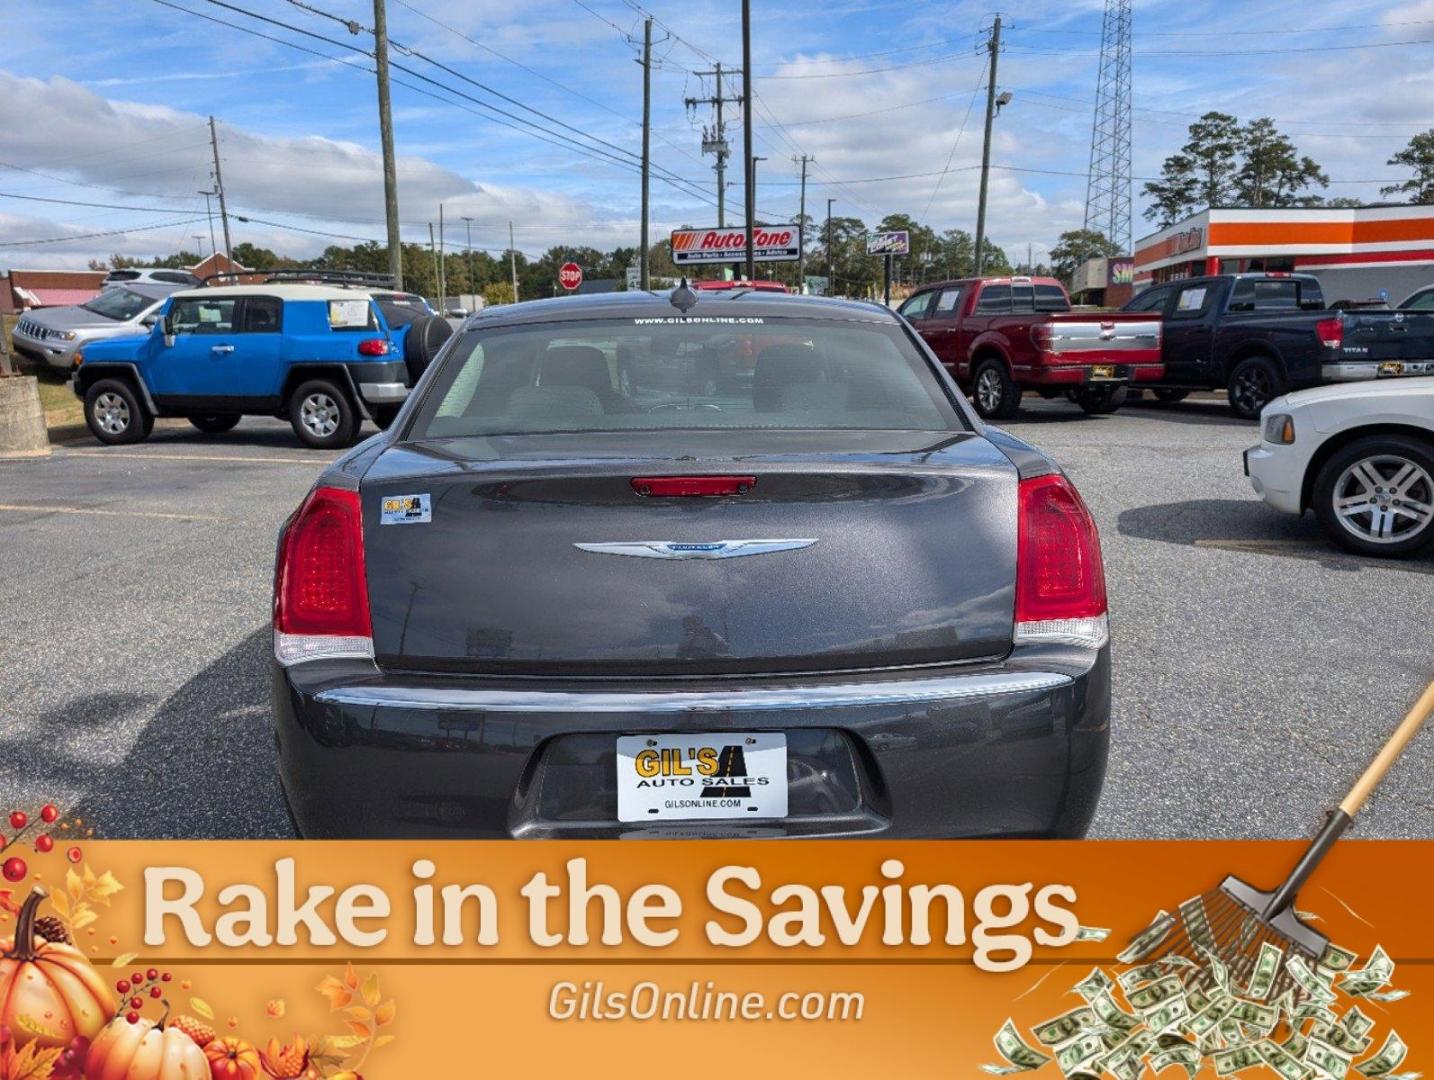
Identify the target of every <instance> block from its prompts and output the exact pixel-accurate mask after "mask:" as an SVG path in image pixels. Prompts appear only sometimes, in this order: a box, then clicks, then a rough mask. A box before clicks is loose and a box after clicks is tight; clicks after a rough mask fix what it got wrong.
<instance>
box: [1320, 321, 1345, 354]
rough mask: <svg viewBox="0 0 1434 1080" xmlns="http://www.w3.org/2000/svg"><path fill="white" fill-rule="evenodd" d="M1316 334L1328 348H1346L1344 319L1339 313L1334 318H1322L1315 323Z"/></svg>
mask: <svg viewBox="0 0 1434 1080" xmlns="http://www.w3.org/2000/svg"><path fill="white" fill-rule="evenodd" d="M1315 334H1316V335H1318V337H1319V343H1320V344H1321V345H1323V346H1324V347H1325V348H1326V349H1342V348H1344V320H1343V319H1341V318H1340V317H1339V316H1338V315H1336V316H1335V317H1334V318H1333V319H1321V320H1320V321H1319V322H1317V323H1315Z"/></svg>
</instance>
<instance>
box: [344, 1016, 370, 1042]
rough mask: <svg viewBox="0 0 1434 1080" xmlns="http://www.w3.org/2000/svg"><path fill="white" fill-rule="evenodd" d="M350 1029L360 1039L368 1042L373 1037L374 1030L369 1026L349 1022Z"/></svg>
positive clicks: (354, 1021)
mask: <svg viewBox="0 0 1434 1080" xmlns="http://www.w3.org/2000/svg"><path fill="white" fill-rule="evenodd" d="M348 1027H349V1030H350V1031H352V1032H353V1033H354V1034H355V1035H357V1036H358V1037H359V1038H360V1039H365V1040H366V1039H369V1038H371V1037H372V1036H373V1028H371V1027H369V1026H368V1025H367V1024H362V1023H359V1021H357V1020H350V1021H348Z"/></svg>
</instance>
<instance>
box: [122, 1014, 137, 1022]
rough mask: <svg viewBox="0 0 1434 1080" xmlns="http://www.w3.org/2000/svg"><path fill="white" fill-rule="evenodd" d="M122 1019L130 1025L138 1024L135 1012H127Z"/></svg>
mask: <svg viewBox="0 0 1434 1080" xmlns="http://www.w3.org/2000/svg"><path fill="white" fill-rule="evenodd" d="M124 1018H125V1019H126V1020H128V1021H129V1022H130V1023H131V1024H138V1023H139V1013H137V1012H128V1013H125V1014H124Z"/></svg>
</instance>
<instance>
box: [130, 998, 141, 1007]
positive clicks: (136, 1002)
mask: <svg viewBox="0 0 1434 1080" xmlns="http://www.w3.org/2000/svg"><path fill="white" fill-rule="evenodd" d="M129 1007H130V1008H131V1009H142V1008H144V998H142V997H132V998H130V999H129Z"/></svg>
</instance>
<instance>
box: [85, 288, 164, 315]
mask: <svg viewBox="0 0 1434 1080" xmlns="http://www.w3.org/2000/svg"><path fill="white" fill-rule="evenodd" d="M153 304H154V298H153V297H150V296H145V295H144V294H143V293H137V292H133V291H131V290H129V289H125V288H115V289H106V290H105V291H104V292H102V293H100V294H99V296H97V297H95V298H94V299H93V300H91V301H90V302H89V303H88V304H85V305H83V306H84V309H85V310H86V311H93V312H94V313H95V314H96V315H100V316H103V317H104V318H106V319H115V320H118V321H121V322H123V321H124V320H126V319H133V318H134V317H135V316H136V315H138V314H139V313H140V312H141V311H143V310H145V308H148V307H151V306H152V305H153Z"/></svg>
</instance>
